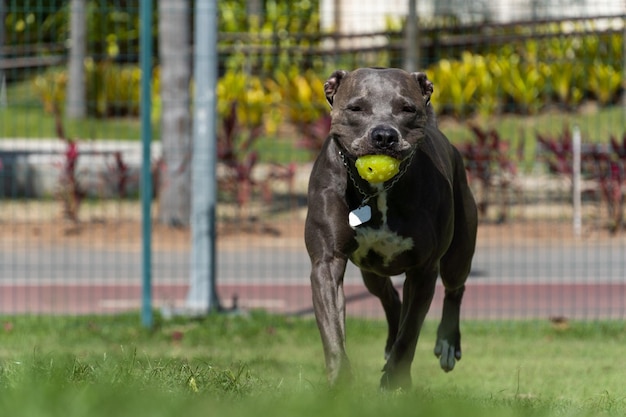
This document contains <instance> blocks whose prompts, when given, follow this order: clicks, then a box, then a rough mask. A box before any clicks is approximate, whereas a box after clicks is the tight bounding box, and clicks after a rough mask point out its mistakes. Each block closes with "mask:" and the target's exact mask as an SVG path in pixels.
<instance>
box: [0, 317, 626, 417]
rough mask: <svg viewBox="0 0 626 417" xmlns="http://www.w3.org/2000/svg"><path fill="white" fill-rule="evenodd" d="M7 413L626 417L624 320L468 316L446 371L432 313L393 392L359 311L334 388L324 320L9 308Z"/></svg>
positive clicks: (370, 326)
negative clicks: (405, 381) (143, 318)
mask: <svg viewBox="0 0 626 417" xmlns="http://www.w3.org/2000/svg"><path fill="white" fill-rule="evenodd" d="M1 322H2V323H3V324H4V329H3V330H0V392H1V395H0V412H2V414H3V415H17V416H41V415H50V416H57V415H58V416H61V415H62V416H69V417H71V416H85V415H89V416H91V417H99V416H103V417H104V416H111V415H115V416H127V415H128V416H135V417H138V416H143V415H145V416H189V417H192V416H195V415H223V416H240V415H242V416H243V415H255V416H256V415H259V416H261V415H268V416H269V415H271V416H321V415H323V416H341V417H351V416H354V417H357V416H358V417H366V416H380V415H428V416H481V417H489V416H598V415H607V416H621V415H624V414H625V413H626V393H625V391H624V388H623V387H624V383H625V382H626V365H624V364H623V361H622V360H621V355H622V353H623V346H624V342H625V341H626V340H625V339H626V332H625V325H624V324H623V323H621V322H602V323H570V324H569V325H568V326H566V327H561V328H557V327H553V326H552V325H551V324H550V323H549V322H465V323H464V325H463V331H464V358H463V360H462V361H461V362H460V363H459V364H458V366H457V368H456V369H455V370H454V371H453V372H451V373H449V374H445V373H443V372H442V371H441V370H440V369H439V368H438V363H437V361H436V360H435V358H434V356H433V355H432V352H431V348H432V344H433V342H434V333H435V329H436V323H434V322H427V323H426V327H425V329H424V332H423V334H422V339H421V342H420V344H419V345H418V351H417V354H416V360H415V363H414V365H413V379H414V388H412V389H411V390H408V391H405V392H391V393H383V392H380V391H379V390H378V379H379V378H380V369H381V366H382V364H383V359H382V347H383V342H384V335H385V327H384V324H383V323H381V322H378V321H364V320H349V321H348V354H349V355H350V357H351V360H352V364H353V368H354V373H355V379H354V382H353V383H352V385H350V387H349V388H347V389H344V390H342V391H337V392H335V391H329V390H328V389H327V386H326V383H325V379H324V373H323V368H322V366H323V358H322V349H321V343H320V341H319V335H318V331H317V328H316V325H315V322H314V320H312V319H295V318H287V317H278V316H271V315H266V314H262V313H253V314H252V315H250V316H248V317H237V316H211V317H209V318H206V319H204V320H200V321H188V320H180V319H179V320H174V321H167V322H159V324H158V325H157V328H156V330H154V331H152V332H148V331H146V330H144V329H142V328H141V327H140V326H139V320H138V317H136V316H134V315H127V316H105V317H77V318H62V317H51V318H50V317H47V318H37V317H22V316H19V317H4V318H3V319H2V320H1Z"/></svg>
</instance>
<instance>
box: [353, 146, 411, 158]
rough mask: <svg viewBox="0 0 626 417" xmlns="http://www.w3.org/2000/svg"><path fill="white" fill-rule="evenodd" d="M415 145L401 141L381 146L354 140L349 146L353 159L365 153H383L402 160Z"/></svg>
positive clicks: (409, 153)
mask: <svg viewBox="0 0 626 417" xmlns="http://www.w3.org/2000/svg"><path fill="white" fill-rule="evenodd" d="M415 146H416V145H411V144H410V143H409V142H406V141H403V143H401V144H398V145H397V146H393V147H387V148H381V147H378V146H375V145H373V144H371V143H369V142H366V143H357V141H354V142H352V144H351V146H350V153H351V154H352V156H353V157H354V159H356V158H360V157H362V156H366V155H385V156H390V157H392V158H395V159H398V160H400V161H403V160H405V159H406V158H408V157H409V156H410V155H411V154H412V153H413V149H414V147H415Z"/></svg>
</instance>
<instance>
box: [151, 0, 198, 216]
mask: <svg viewBox="0 0 626 417" xmlns="http://www.w3.org/2000/svg"><path fill="white" fill-rule="evenodd" d="M190 26H191V19H190V7H189V0H168V1H159V61H160V77H161V79H160V82H161V104H162V119H161V145H162V149H163V164H162V169H163V172H161V183H160V185H159V187H160V188H159V216H158V217H159V221H160V222H161V223H164V224H166V225H169V226H175V227H183V226H188V225H189V216H190V205H191V194H190V186H191V143H192V141H191V114H190V111H191V110H190V94H189V81H190V79H191V51H190V49H191V48H190V42H189V40H190V36H191V27H190Z"/></svg>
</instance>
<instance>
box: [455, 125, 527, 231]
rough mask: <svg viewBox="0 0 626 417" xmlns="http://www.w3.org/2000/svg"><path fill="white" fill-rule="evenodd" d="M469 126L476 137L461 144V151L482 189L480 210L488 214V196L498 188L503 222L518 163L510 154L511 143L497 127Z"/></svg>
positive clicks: (471, 176) (479, 200) (467, 169)
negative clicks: (485, 128)
mask: <svg viewBox="0 0 626 417" xmlns="http://www.w3.org/2000/svg"><path fill="white" fill-rule="evenodd" d="M470 129H471V131H472V133H473V134H474V138H475V139H474V140H471V141H467V142H465V143H463V144H461V145H460V146H459V150H460V152H461V154H462V155H463V158H464V159H465V167H466V171H467V174H468V179H469V181H470V183H473V184H474V187H475V188H479V189H478V190H476V191H480V193H479V198H478V210H479V213H480V214H481V216H482V217H485V216H486V215H487V210H488V207H489V202H490V200H489V199H490V197H491V194H492V192H494V191H495V192H496V195H497V196H498V198H499V204H500V213H499V214H498V217H497V221H498V222H499V223H502V222H504V221H506V217H507V205H508V204H507V201H508V200H507V198H506V195H507V193H508V191H509V189H510V188H511V186H512V185H513V182H514V180H515V178H516V176H517V165H516V164H515V162H514V161H513V160H512V159H511V157H510V156H509V152H508V151H509V143H508V142H506V141H504V140H503V139H502V138H501V137H500V135H499V134H498V132H497V131H496V130H494V129H490V130H484V129H481V128H480V127H478V126H475V125H470Z"/></svg>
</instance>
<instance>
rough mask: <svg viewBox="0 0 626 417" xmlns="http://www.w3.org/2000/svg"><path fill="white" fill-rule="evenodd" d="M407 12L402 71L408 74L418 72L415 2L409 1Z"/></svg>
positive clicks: (418, 46)
mask: <svg viewBox="0 0 626 417" xmlns="http://www.w3.org/2000/svg"><path fill="white" fill-rule="evenodd" d="M408 7H409V10H408V13H407V16H406V24H405V25H404V30H405V35H404V42H405V45H404V69H405V70H406V71H408V72H413V71H419V70H420V62H419V53H420V45H419V37H418V33H417V30H418V27H417V10H416V9H417V0H409V5H408Z"/></svg>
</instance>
